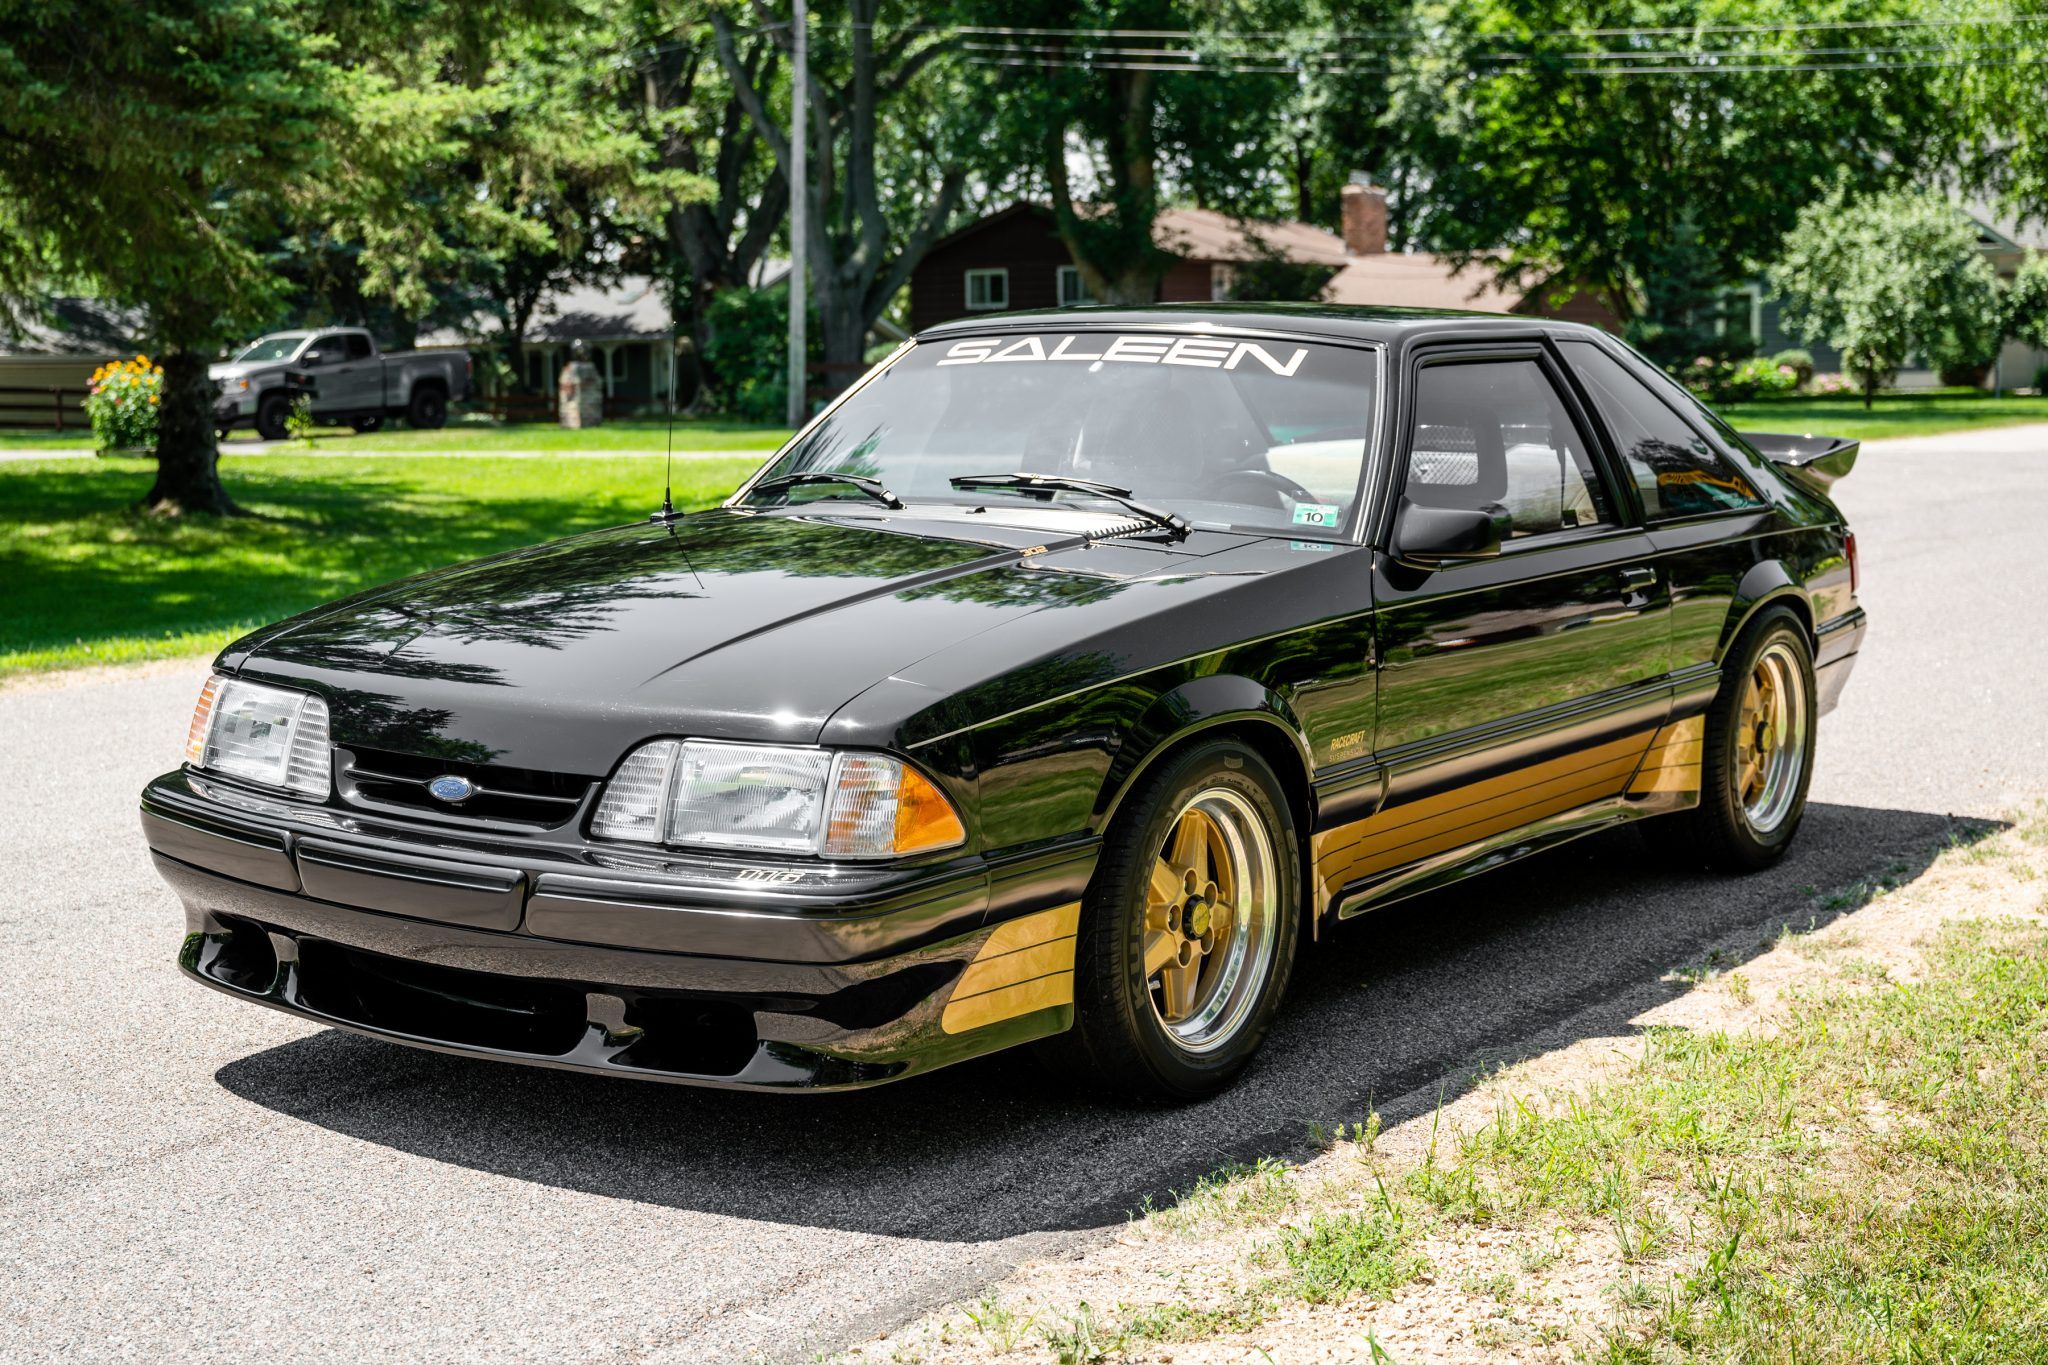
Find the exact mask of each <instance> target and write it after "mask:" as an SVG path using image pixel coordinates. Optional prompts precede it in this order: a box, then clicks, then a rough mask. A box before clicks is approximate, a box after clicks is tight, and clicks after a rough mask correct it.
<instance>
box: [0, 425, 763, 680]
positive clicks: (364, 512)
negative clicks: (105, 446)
mask: <svg viewBox="0 0 2048 1365" xmlns="http://www.w3.org/2000/svg"><path fill="white" fill-rule="evenodd" d="M755 463H756V460H755V458H753V457H749V456H738V457H735V458H734V459H731V460H696V461H690V462H688V463H687V464H679V465H678V466H677V467H676V471H675V494H676V504H677V506H679V507H683V508H686V509H687V508H695V507H704V506H708V505H710V504H712V503H715V502H717V501H719V500H720V499H722V498H723V497H724V496H725V495H726V493H727V492H729V491H730V490H731V489H732V488H733V486H734V485H736V484H737V483H738V482H739V480H740V479H741V478H743V477H744V476H745V475H746V474H747V473H749V472H750V471H751V470H752V469H753V468H754V465H755ZM153 468H154V467H153V465H152V464H151V463H150V462H149V461H147V460H94V461H91V462H79V461H70V460H52V461H47V462H43V461H26V462H21V463H17V464H9V465H0V581H4V582H5V583H6V585H7V591H6V594H5V597H4V599H0V674H5V673H10V672H20V671H24V670H29V669H38V668H52V667H70V666H76V665H79V664H88V663H119V662H125V661H128V660H135V659H148V658H161V657H170V656H174V655H179V654H189V653H194V652H197V651H200V650H208V649H215V648H218V647H219V646H220V645H222V644H225V643H226V642H227V641H228V640H230V639H232V638H233V637H234V636H236V635H237V634H240V633H241V632H242V631H244V630H247V629H250V628H252V627H254V626H257V625H261V624H263V623H264V622H267V621H272V620H276V619H277V618H279V617H283V616H289V615H291V614H293V613H295V612H299V611H304V610H305V609H307V608H308V607H312V606H316V605H318V604H319V603H321V602H324V601H328V600H330V599H332V598H336V597H341V596H344V595H346V594H348V593H352V592H356V591H359V590H361V589H363V588H367V587H372V586H374V585H376V584H378V583H383V582H387V581H389V580H391V579H394V578H402V577H404V576H406V575H408V574H413V573H419V572H421V571H423V570H427V569H432V568H438V567H440V566H441V565H444V564H452V563H457V562H459V561H461V560H465V559H473V558H475V557H477V556H479V555H485V554H491V553H495V552H497V551H500V550H507V549H513V548H516V547H519V546H522V545H531V544H536V543H538V542H541V541H545V540H552V539H554V538H556V537H558V536H563V535H568V534H570V533H571V532H574V531H581V530H588V529H591V528H593V527H599V526H612V525H617V524H619V523H621V522H627V521H632V520H635V519H637V518H639V517H643V516H645V515H647V513H649V512H650V511H652V510H653V509H654V507H655V506H656V505H657V504H659V502H660V500H661V466H660V464H659V463H658V462H656V461H649V460H643V459H630V458H629V459H616V460H612V459H603V458H592V457H587V456H586V457H574V456H571V457H564V458H542V459H524V460H511V459H507V460H436V459H419V458H405V457H392V456H386V457H375V458H366V459H361V460H350V461H340V460H333V459H326V458H322V457H317V456H315V457H289V456H276V455H271V456H261V455H259V456H249V457H231V458H229V459H227V460H225V461H224V462H223V465H222V472H223V477H224V478H225V480H226V482H227V484H228V488H229V491H230V492H231V493H232V494H233V496H234V497H235V498H236V499H237V500H238V501H239V502H240V503H241V504H242V505H243V506H244V507H246V508H247V509H249V510H250V511H251V512H253V513H255V514H256V515H255V516H251V517H242V518H233V519H228V520H210V519H204V518H194V519H190V520H162V519H159V518H155V517H150V516H146V515H144V514H142V513H139V512H137V511H135V510H134V509H133V504H134V503H135V501H136V500H137V499H139V498H140V497H141V496H142V494H143V493H144V492H146V491H147V490H148V487H149V483H150V479H151V476H152V473H153Z"/></svg>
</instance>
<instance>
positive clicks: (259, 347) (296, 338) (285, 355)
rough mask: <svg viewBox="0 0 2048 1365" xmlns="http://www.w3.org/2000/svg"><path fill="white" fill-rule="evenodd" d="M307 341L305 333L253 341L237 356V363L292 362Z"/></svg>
mask: <svg viewBox="0 0 2048 1365" xmlns="http://www.w3.org/2000/svg"><path fill="white" fill-rule="evenodd" d="M305 340H306V334H305V333H304V332H296V333H290V334H287V335H285V336H278V337H264V338H262V339H261V340H259V341H252V342H250V343H249V344H248V345H247V346H244V347H243V348H242V349H241V351H240V352H239V353H237V354H236V356H235V363H236V364H237V365H239V364H242V363H244V362H245V361H264V360H290V359H291V358H292V357H293V356H294V355H296V354H298V350H299V347H300V346H301V345H302V344H304V342H305Z"/></svg>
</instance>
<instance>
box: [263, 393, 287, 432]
mask: <svg viewBox="0 0 2048 1365" xmlns="http://www.w3.org/2000/svg"><path fill="white" fill-rule="evenodd" d="M291 415H292V400H291V399H290V398H288V397H286V396H285V395H284V394H282V393H266V394H264V395H263V397H262V399H261V400H260V401H258V402H257V404H256V434H257V435H258V436H261V437H262V438H263V439H264V440H266V441H282V440H283V439H284V438H285V434H286V433H285V426H284V421H285V418H287V417H289V416H291Z"/></svg>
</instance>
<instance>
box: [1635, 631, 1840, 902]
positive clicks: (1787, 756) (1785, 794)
mask: <svg viewBox="0 0 2048 1365" xmlns="http://www.w3.org/2000/svg"><path fill="white" fill-rule="evenodd" d="M1815 697H1816V692H1815V688H1814V680H1813V646H1812V645H1811V644H1809V643H1808V642H1807V638H1806V631H1805V628H1804V627H1803V626H1801V624H1800V623H1799V620H1798V618H1797V617H1795V616H1793V615H1792V614H1791V613H1790V612H1788V611H1785V610H1783V609H1782V608H1774V609H1772V610H1770V611H1767V612H1765V613H1764V614H1763V615H1762V616H1761V617H1760V618H1759V619H1758V620H1756V621H1755V622H1753V623H1752V624H1751V625H1750V626H1749V628H1748V629H1747V630H1745V631H1744V632H1743V633H1742V636H1741V638H1740V639H1738V640H1737V641H1736V642H1735V644H1734V646H1733V647H1732V648H1731V649H1730V650H1729V651H1728V660H1727V663H1726V664H1724V665H1723V666H1722V670H1721V689H1720V691H1719V692H1718V693H1716V694H1715V697H1714V702H1713V705H1712V706H1710V707H1708V708H1707V727H1706V736H1705V741H1704V744H1703V746H1702V753H1701V756H1700V759H1701V761H1700V803H1699V805H1698V806H1697V807H1695V808H1694V809H1692V810H1689V811H1684V812H1681V813H1679V814H1676V815H1667V816H1664V817H1661V818H1659V819H1656V820H1651V821H1649V822H1648V823H1647V825H1646V826H1645V828H1644V833H1645V834H1646V835H1649V836H1651V837H1652V838H1653V840H1654V842H1656V843H1657V844H1659V845H1661V846H1662V847H1663V848H1664V850H1665V851H1666V852H1668V853H1670V854H1672V855H1673V856H1674V857H1675V858H1676V860H1677V861H1679V862H1681V863H1685V864H1689V865H1691V866H1695V867H1697V866H1701V865H1705V866H1707V867H1715V868H1721V869H1724V870H1726V871H1730V872H1752V871H1755V870H1756V869H1758V868H1761V867H1766V866H1769V865H1770V864H1771V863H1774V862H1776V861H1777V860H1778V859H1779V858H1780V857H1782V856H1784V853H1785V850H1786V849H1787V848H1789V847H1791V844H1792V836H1793V835H1794V834H1795V833H1796V832H1797V831H1798V829H1799V822H1800V820H1801V819H1802V818H1803V817H1804V816H1805V814H1806V789H1807V785H1808V784H1809V783H1810V782H1812V781H1813V749H1814V727H1813V723H1814V720H1815V719H1816V718H1817V716H1818V715H1819V708H1818V706H1816V704H1815Z"/></svg>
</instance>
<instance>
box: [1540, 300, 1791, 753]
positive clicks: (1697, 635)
mask: <svg viewBox="0 0 2048 1365" xmlns="http://www.w3.org/2000/svg"><path fill="white" fill-rule="evenodd" d="M1558 352H1559V354H1560V355H1561V356H1563V357H1564V359H1565V362H1566V363H1567V364H1568V365H1569V366H1570V368H1571V370H1572V372H1573V374H1574V375H1575V376H1576V377H1577V378H1578V380H1579V383H1580V384H1581V385H1582V386H1583V389H1584V391H1585V394H1586V397H1587V399H1588V401H1589V402H1590V403H1591V405H1592V410H1593V416H1594V418H1595V420H1596V422H1597V423H1598V424H1600V425H1601V426H1604V427H1605V428H1606V431H1607V436H1608V440H1609V443H1610V444H1611V445H1612V446H1613V448H1614V450H1615V452H1616V454H1617V456H1618V457H1619V458H1618V462H1617V467H1618V468H1619V469H1620V470H1621V472H1622V475H1623V478H1624V479H1625V480H1626V481H1627V482H1629V483H1630V484H1632V485H1633V486H1634V488H1635V490H1636V501H1637V503H1638V504H1639V505H1640V507H1641V510H1642V513H1643V519H1644V522H1645V524H1646V525H1647V526H1648V527H1649V528H1650V539H1651V542H1652V543H1653V544H1654V545H1655V546H1656V548H1657V551H1658V555H1659V558H1658V568H1659V569H1660V571H1661V572H1662V573H1663V574H1664V576H1665V577H1666V579H1667V580H1669V585H1670V589H1671V596H1672V608H1671V669H1672V672H1673V675H1674V687H1675V689H1676V693H1675V699H1674V707H1673V710H1674V714H1684V713H1687V712H1690V711H1696V710H1699V709H1701V708H1703V707H1705V706H1706V705H1707V703H1708V701H1710V700H1711V699H1712V697H1713V693H1714V690H1715V688H1716V687H1717V686H1718V684H1719V682H1720V668H1719V664H1718V660H1717V655H1718V653H1719V651H1720V648H1721V645H1722V634H1723V632H1724V631H1725V630H1726V628H1727V624H1728V621H1729V613H1730V610H1731V608H1732V607H1733V605H1734V601H1735V596H1736V593H1737V591H1738V589H1739V588H1740V586H1741V583H1742V579H1743V576H1744V575H1745V574H1746V573H1748V572H1749V570H1750V569H1751V568H1753V567H1755V565H1756V563H1757V559H1758V550H1757V545H1756V538H1757V537H1758V536H1761V535H1763V534H1765V533H1767V532H1769V531H1770V530H1771V529H1772V525H1773V520H1774V519H1773V514H1772V510H1771V506H1770V504H1769V503H1768V502H1767V501H1766V500H1765V499H1764V497H1763V495H1762V494H1761V493H1759V492H1758V491H1757V490H1756V487H1755V485H1754V484H1752V483H1751V482H1750V481H1749V480H1748V478H1747V477H1745V476H1744V475H1743V473H1742V471H1741V469H1740V468H1739V467H1738V465H1737V464H1736V462H1735V460H1734V459H1733V458H1731V456H1730V455H1729V453H1727V452H1726V451H1723V450H1722V449H1720V448H1719V447H1718V446H1717V445H1716V444H1715V442H1714V441H1713V439H1712V438H1711V437H1710V436H1709V435H1708V433H1707V432H1706V430H1704V427H1705V423H1704V422H1703V421H1696V420H1694V419H1695V418H1696V417H1698V416H1700V414H1698V412H1697V410H1696V409H1694V408H1693V405H1692V403H1691V400H1690V399H1689V398H1687V397H1686V395H1685V394H1684V392H1683V391H1682V390H1678V389H1677V386H1676V385H1675V384H1673V383H1672V382H1671V381H1670V379H1668V378H1667V377H1665V376H1662V375H1659V374H1657V373H1656V372H1655V371H1654V370H1652V369H1651V368H1650V367H1649V366H1648V365H1647V364H1645V363H1643V362H1642V361H1641V360H1639V359H1638V358H1637V357H1636V356H1635V355H1633V354H1631V353H1625V352H1623V351H1621V349H1620V348H1619V347H1617V346H1615V345H1614V344H1613V343H1612V342H1601V341H1595V340H1592V339H1585V340H1579V339H1570V340H1565V341H1561V342H1560V343H1559V345H1558Z"/></svg>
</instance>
